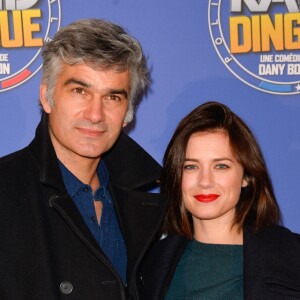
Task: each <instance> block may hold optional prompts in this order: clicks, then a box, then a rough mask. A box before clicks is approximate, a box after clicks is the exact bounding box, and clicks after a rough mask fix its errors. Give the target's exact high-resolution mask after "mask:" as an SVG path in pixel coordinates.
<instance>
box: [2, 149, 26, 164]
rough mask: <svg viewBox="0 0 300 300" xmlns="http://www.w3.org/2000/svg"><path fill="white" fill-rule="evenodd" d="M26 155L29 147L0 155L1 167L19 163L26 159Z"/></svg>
mask: <svg viewBox="0 0 300 300" xmlns="http://www.w3.org/2000/svg"><path fill="white" fill-rule="evenodd" d="M26 155H27V147H25V148H23V149H20V150H17V151H15V152H12V153H9V154H7V155H5V156H2V157H0V165H1V168H2V167H4V166H6V165H12V164H15V163H18V162H19V161H22V160H23V159H24V156H26Z"/></svg>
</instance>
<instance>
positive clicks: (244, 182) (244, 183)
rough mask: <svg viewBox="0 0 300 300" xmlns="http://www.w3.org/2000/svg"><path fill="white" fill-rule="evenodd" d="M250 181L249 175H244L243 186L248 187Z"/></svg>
mask: <svg viewBox="0 0 300 300" xmlns="http://www.w3.org/2000/svg"><path fill="white" fill-rule="evenodd" d="M248 181H249V178H248V176H246V175H244V177H243V181H242V187H243V188H244V187H246V186H247V185H248Z"/></svg>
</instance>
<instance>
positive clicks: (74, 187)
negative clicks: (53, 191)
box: [58, 160, 109, 198]
mask: <svg viewBox="0 0 300 300" xmlns="http://www.w3.org/2000/svg"><path fill="white" fill-rule="evenodd" d="M58 162H59V167H60V170H61V174H62V177H63V181H64V184H65V187H66V189H67V192H68V194H69V195H70V196H71V198H73V197H74V195H75V194H76V193H77V192H78V190H79V189H80V188H83V187H85V186H86V184H84V183H83V182H82V181H80V180H79V179H78V178H77V177H76V176H75V175H74V174H73V173H71V172H70V171H69V170H68V169H67V168H66V167H65V165H64V164H63V163H62V162H61V161H60V160H58ZM97 175H98V177H99V180H100V184H101V186H100V188H104V190H105V189H107V186H108V182H109V176H108V170H107V167H106V165H105V163H104V161H103V160H100V163H99V164H98V167H97Z"/></svg>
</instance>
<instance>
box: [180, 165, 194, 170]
mask: <svg viewBox="0 0 300 300" xmlns="http://www.w3.org/2000/svg"><path fill="white" fill-rule="evenodd" d="M183 169H184V170H195V169H197V166H195V165H184V166H183Z"/></svg>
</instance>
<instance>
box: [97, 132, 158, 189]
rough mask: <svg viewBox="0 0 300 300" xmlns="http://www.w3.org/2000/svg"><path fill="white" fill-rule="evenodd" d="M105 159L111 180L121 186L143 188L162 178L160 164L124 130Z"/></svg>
mask: <svg viewBox="0 0 300 300" xmlns="http://www.w3.org/2000/svg"><path fill="white" fill-rule="evenodd" d="M103 159H104V161H105V163H106V165H107V167H108V171H109V177H110V180H112V181H113V182H115V183H117V184H119V185H121V186H127V187H129V188H143V186H147V185H149V184H151V183H152V182H155V181H156V180H158V179H159V178H160V173H161V166H160V164H159V163H158V162H157V161H156V160H155V159H154V158H153V157H152V156H151V155H150V154H149V153H148V152H147V151H145V150H144V149H143V148H142V147H141V146H140V145H138V144H137V143H136V142H135V141H134V140H133V139H132V138H131V137H129V136H128V135H127V134H126V133H124V132H122V133H121V135H120V137H119V138H118V140H117V142H116V143H115V145H114V146H113V147H112V148H111V149H110V150H109V151H108V152H107V153H105V155H104V156H103ZM120 169H121V170H123V171H122V172H120Z"/></svg>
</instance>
